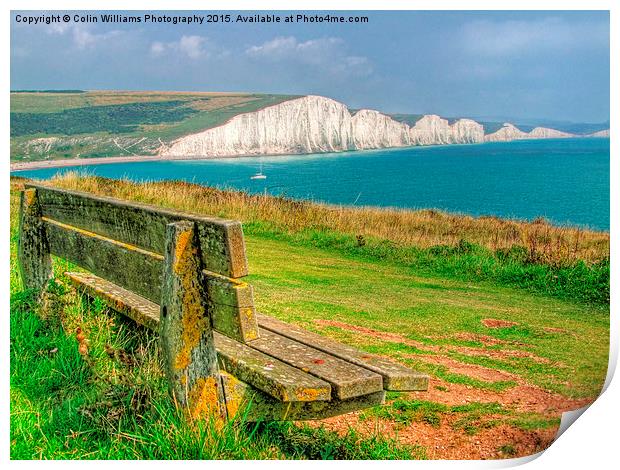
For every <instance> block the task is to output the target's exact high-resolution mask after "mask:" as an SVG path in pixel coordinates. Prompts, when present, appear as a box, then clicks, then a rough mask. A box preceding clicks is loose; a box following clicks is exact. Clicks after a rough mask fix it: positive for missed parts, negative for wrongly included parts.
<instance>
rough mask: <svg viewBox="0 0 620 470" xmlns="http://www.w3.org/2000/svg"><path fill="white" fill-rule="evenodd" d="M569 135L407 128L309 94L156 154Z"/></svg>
mask: <svg viewBox="0 0 620 470" xmlns="http://www.w3.org/2000/svg"><path fill="white" fill-rule="evenodd" d="M570 136H572V135H571V134H567V133H565V132H560V131H555V130H553V129H546V128H536V129H534V130H532V132H529V133H527V132H522V131H521V130H519V129H518V128H517V127H515V126H514V125H512V124H509V123H506V124H504V127H502V128H501V129H500V130H498V131H497V132H494V133H492V134H489V135H486V136H485V134H484V128H483V126H482V125H481V124H479V123H477V122H476V121H473V120H471V119H459V120H457V121H455V122H454V123H452V124H450V123H449V122H448V120H446V119H443V118H441V117H440V116H437V115H433V114H431V115H426V116H423V117H422V118H421V119H420V120H418V121H417V122H416V123H415V125H413V126H412V127H410V126H408V125H407V124H405V123H402V122H398V121H396V120H394V119H393V118H391V117H390V116H387V115H385V114H382V113H380V112H378V111H374V110H370V109H361V110H359V111H357V112H356V113H355V114H354V115H351V112H350V111H349V109H348V108H347V107H346V106H345V105H344V104H342V103H339V102H338V101H335V100H332V99H330V98H325V97H322V96H313V95H310V96H303V97H301V98H296V99H292V100H289V101H285V102H282V103H279V104H277V105H273V106H269V107H266V108H263V109H260V110H258V111H254V112H249V113H245V114H239V115H237V116H235V117H233V118H232V119H230V120H229V121H228V122H226V123H225V124H222V125H221V126H218V127H214V128H211V129H206V130H204V131H202V132H198V133H195V134H190V135H187V136H184V137H181V138H179V139H177V140H175V141H173V142H172V143H171V144H170V145H168V146H166V147H164V148H162V150H161V152H160V154H161V155H163V156H175V157H179V156H180V157H224V156H240V155H290V154H301V153H321V152H341V151H347V150H366V149H380V148H390V147H404V146H411V145H437V144H470V143H478V142H484V141H491V142H497V141H508V140H514V139H528V138H530V139H538V138H550V137H570Z"/></svg>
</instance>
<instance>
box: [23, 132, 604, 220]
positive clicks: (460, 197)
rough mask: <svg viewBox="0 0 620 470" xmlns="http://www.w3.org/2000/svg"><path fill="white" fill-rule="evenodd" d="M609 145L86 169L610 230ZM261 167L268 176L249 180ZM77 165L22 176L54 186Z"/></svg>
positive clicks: (462, 148) (478, 147)
mask: <svg viewBox="0 0 620 470" xmlns="http://www.w3.org/2000/svg"><path fill="white" fill-rule="evenodd" d="M609 157H610V154H609V139H600V138H574V139H548V140H524V141H513V142H500V143H484V144H472V145H443V146H429V147H409V148H401V149H390V150H373V151H360V152H344V153H330V154H313V155H294V156H273V157H247V158H225V159H217V160H192V161H158V162H134V163H116V164H105V165H92V166H84V167H80V169H79V171H81V172H85V173H88V174H95V175H99V176H105V177H108V178H128V179H131V180H135V181H160V180H173V179H174V180H184V181H191V182H194V183H198V184H204V185H209V186H217V187H220V188H235V189H241V190H245V191H249V192H252V193H264V192H267V193H269V194H272V195H280V196H286V197H291V198H298V199H308V200H312V201H320V202H328V203H333V204H344V205H355V206H382V207H399V208H411V209H419V208H434V209H439V210H444V211H449V212H457V213H464V214H471V215H475V216H479V215H494V216H500V217H508V218H515V219H526V220H532V219H534V218H536V217H545V218H547V219H549V220H550V221H552V222H553V223H555V224H563V225H564V224H566V225H576V226H582V227H590V228H593V229H601V230H609ZM261 167H262V172H263V173H264V174H265V175H267V178H266V179H263V180H261V179H256V180H254V179H251V178H250V177H251V176H252V175H253V174H255V173H257V172H258V171H259V169H261ZM66 171H75V168H46V169H41V170H31V171H22V172H15V173H14V174H18V175H21V176H26V177H32V178H41V179H47V178H50V177H52V176H54V175H55V174H57V173H63V172H66Z"/></svg>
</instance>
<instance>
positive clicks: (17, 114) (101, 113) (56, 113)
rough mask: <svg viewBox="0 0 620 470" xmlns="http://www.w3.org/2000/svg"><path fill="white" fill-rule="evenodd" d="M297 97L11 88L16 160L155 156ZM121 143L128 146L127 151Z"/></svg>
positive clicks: (12, 155) (14, 159) (12, 141)
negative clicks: (175, 143)
mask: <svg viewBox="0 0 620 470" xmlns="http://www.w3.org/2000/svg"><path fill="white" fill-rule="evenodd" d="M294 97H295V96H293V95H270V94H230V95H227V94H208V93H189V92H188V93H183V92H105V91H88V92H79V93H77V92H71V91H67V92H54V91H47V92H38V93H33V92H32V93H25V92H12V93H11V159H12V160H13V161H29V160H39V159H48V158H51V159H58V158H77V157H78V156H79V157H80V158H93V157H109V156H118V155H152V154H154V153H155V152H156V150H157V149H158V148H159V147H160V145H161V143H162V142H164V143H169V142H171V141H172V140H174V139H176V138H178V137H181V136H183V135H187V134H191V133H195V132H200V131H203V130H205V129H209V128H211V127H215V126H219V125H221V124H223V123H225V122H226V121H228V120H229V119H231V118H232V117H234V116H235V115H237V114H240V113H247V112H251V111H256V110H258V109H261V108H264V107H266V106H270V105H274V104H278V103H281V102H282V101H286V100H288V99H291V98H294ZM49 137H53V138H54V139H55V140H54V141H53V142H51V143H48V144H46V145H40V144H39V143H38V140H37V139H40V138H49ZM119 137H120V138H122V139H119ZM117 144H119V145H121V147H123V148H127V149H128V150H127V151H123V150H122V149H121V148H119V145H117ZM129 149H130V150H129Z"/></svg>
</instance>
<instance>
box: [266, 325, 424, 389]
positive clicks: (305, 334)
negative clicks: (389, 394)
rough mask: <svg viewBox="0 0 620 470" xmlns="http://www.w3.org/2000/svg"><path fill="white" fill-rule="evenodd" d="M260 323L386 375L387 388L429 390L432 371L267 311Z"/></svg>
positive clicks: (384, 378) (281, 333) (385, 383)
mask: <svg viewBox="0 0 620 470" xmlns="http://www.w3.org/2000/svg"><path fill="white" fill-rule="evenodd" d="M258 325H259V327H260V328H261V331H264V330H270V331H273V332H274V333H278V334H280V335H282V336H286V337H287V338H290V339H293V340H295V341H298V342H300V343H303V344H306V345H309V346H312V347H313V348H316V349H318V350H320V351H323V352H325V353H327V354H331V355H332V356H335V357H338V358H340V359H344V360H345V361H348V362H351V363H353V364H356V365H358V366H361V367H364V368H366V369H368V370H371V371H373V372H376V373H377V374H380V375H382V376H383V388H384V389H385V390H395V391H398V390H401V391H405V390H428V375H426V374H422V373H419V372H415V371H412V370H411V369H408V368H407V367H405V366H403V365H400V364H398V363H396V362H392V361H390V360H387V359H384V358H382V357H379V356H375V355H372V354H368V353H365V352H362V351H359V350H357V349H355V348H352V347H351V346H347V345H345V344H342V343H338V342H336V341H333V340H331V339H329V338H326V337H324V336H321V335H318V334H315V333H312V332H310V331H307V330H304V329H302V328H299V327H297V326H294V325H291V324H289V323H285V322H283V321H280V320H277V319H275V318H272V317H268V316H266V315H261V314H258ZM263 329H264V330H263Z"/></svg>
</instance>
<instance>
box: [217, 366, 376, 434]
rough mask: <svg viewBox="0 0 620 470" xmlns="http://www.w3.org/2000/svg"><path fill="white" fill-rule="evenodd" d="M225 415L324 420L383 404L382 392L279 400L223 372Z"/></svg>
mask: <svg viewBox="0 0 620 470" xmlns="http://www.w3.org/2000/svg"><path fill="white" fill-rule="evenodd" d="M221 377H222V382H223V384H224V393H225V395H226V408H227V411H228V417H229V418H234V417H235V416H236V415H237V414H239V415H240V416H242V417H243V418H244V419H245V420H246V421H248V422H254V421H301V420H314V419H325V418H329V417H331V416H338V415H341V414H344V413H350V412H352V411H357V410H363V409H365V408H369V407H372V406H377V405H382V404H383V403H385V392H384V391H383V390H381V391H380V392H374V393H371V394H369V395H363V396H361V397H355V398H349V399H346V400H331V401H312V402H288V403H286V402H281V401H278V400H275V399H274V398H272V397H270V396H269V395H267V394H265V393H263V392H261V391H260V390H257V389H255V388H254V387H252V386H250V385H248V384H246V383H244V382H242V381H240V380H239V379H237V378H236V377H234V376H232V375H230V374H228V373H226V372H222V374H221Z"/></svg>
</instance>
